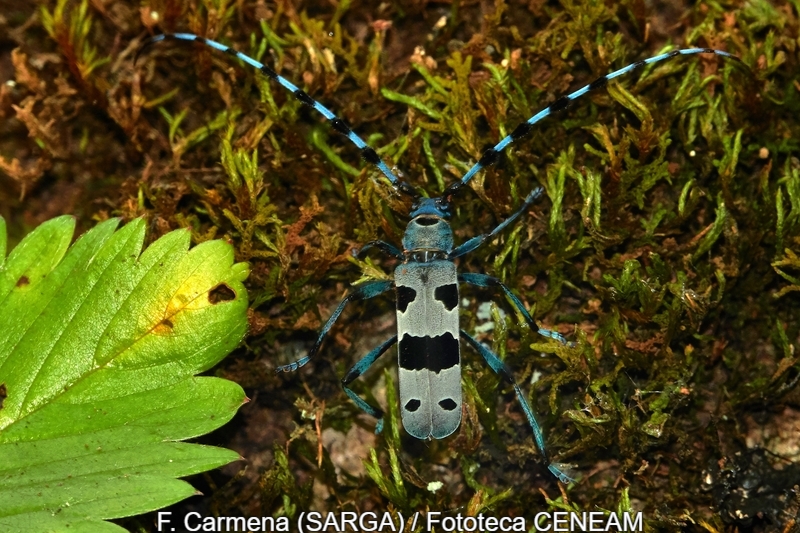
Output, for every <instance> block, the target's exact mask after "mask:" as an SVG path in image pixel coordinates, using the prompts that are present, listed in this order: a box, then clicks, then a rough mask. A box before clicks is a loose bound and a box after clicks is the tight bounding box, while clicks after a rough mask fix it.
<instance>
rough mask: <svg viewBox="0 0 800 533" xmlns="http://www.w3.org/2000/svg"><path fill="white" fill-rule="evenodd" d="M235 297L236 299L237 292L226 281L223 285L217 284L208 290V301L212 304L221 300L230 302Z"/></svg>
mask: <svg viewBox="0 0 800 533" xmlns="http://www.w3.org/2000/svg"><path fill="white" fill-rule="evenodd" d="M235 299H236V293H235V292H233V289H231V288H230V287H228V286H227V285H225V284H224V283H223V284H221V285H217V286H216V287H214V288H213V289H211V290H210V291H209V292H208V301H209V302H210V303H212V304H218V303H220V302H229V301H231V300H235Z"/></svg>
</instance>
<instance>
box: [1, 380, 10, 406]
mask: <svg viewBox="0 0 800 533" xmlns="http://www.w3.org/2000/svg"><path fill="white" fill-rule="evenodd" d="M7 397H8V389H6V384H5V383H0V409H2V408H3V400H5V399H6V398H7Z"/></svg>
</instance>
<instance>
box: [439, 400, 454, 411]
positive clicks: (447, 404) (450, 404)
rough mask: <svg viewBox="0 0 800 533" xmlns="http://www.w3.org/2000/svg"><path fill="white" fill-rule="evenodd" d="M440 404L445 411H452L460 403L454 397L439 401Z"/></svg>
mask: <svg viewBox="0 0 800 533" xmlns="http://www.w3.org/2000/svg"><path fill="white" fill-rule="evenodd" d="M439 406H440V407H441V408H442V409H444V410H445V411H452V410H453V409H455V408H456V407H458V404H457V403H456V402H455V401H454V400H453V399H452V398H445V399H444V400H442V401H440V402H439Z"/></svg>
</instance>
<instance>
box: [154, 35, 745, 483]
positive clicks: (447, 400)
mask: <svg viewBox="0 0 800 533" xmlns="http://www.w3.org/2000/svg"><path fill="white" fill-rule="evenodd" d="M167 39H175V40H178V41H190V42H196V43H200V44H203V45H206V46H209V47H211V48H214V49H216V50H219V51H221V52H224V53H226V54H229V55H231V56H233V57H236V58H238V59H240V60H241V61H244V62H245V63H247V64H248V65H250V66H251V67H254V68H255V69H257V70H259V71H261V72H262V73H263V74H265V75H266V76H267V77H269V78H271V79H272V80H274V81H276V82H278V84H279V85H280V86H281V87H283V88H284V89H286V90H287V91H289V92H290V93H292V94H293V95H294V97H295V98H297V99H298V100H299V101H300V102H302V103H303V104H305V105H307V106H308V107H310V108H312V109H314V110H316V111H317V112H318V113H320V114H321V115H322V116H324V117H325V118H326V119H327V120H329V121H330V122H331V125H332V126H333V129H335V130H336V131H338V132H339V133H341V134H342V135H344V136H345V137H347V139H349V140H350V142H351V143H353V144H354V145H355V146H356V147H357V148H358V149H359V150H360V151H361V157H362V158H363V159H365V160H366V161H367V162H368V163H370V164H372V165H375V166H376V167H378V169H379V170H380V171H381V173H382V174H383V175H384V176H385V177H386V178H387V179H388V180H389V182H390V183H391V184H392V186H393V187H394V188H395V190H397V191H399V192H401V193H403V194H405V195H407V196H410V197H411V198H412V200H413V206H412V208H411V213H410V214H409V216H410V218H411V221H410V222H409V223H408V226H407V227H406V231H405V234H404V235H403V249H402V251H401V250H400V249H398V248H397V247H395V246H394V245H392V244H389V243H387V242H385V241H371V242H368V243H367V244H366V245H364V247H363V248H361V250H360V252H359V253H363V252H364V251H366V250H367V249H369V248H377V249H379V250H381V251H382V252H384V253H386V254H388V255H390V256H393V257H395V258H396V259H398V260H399V261H400V264H399V265H398V266H397V267H396V268H395V271H394V281H386V280H380V281H377V280H376V281H367V282H364V283H361V284H359V285H357V286H355V287H354V288H353V289H352V291H350V292H349V293H348V294H347V295H346V296H345V298H344V300H342V302H341V303H340V304H339V306H338V307H337V308H336V310H335V311H334V312H333V314H332V315H331V317H330V318H329V319H328V321H327V322H326V323H325V325H324V326H323V327H322V330H321V331H320V332H319V336H318V337H317V340H316V342H315V343H314V346H313V347H312V348H311V350H310V351H309V353H308V355H306V356H305V357H302V358H300V359H298V360H297V361H295V362H293V363H291V364H288V365H284V366H280V367H278V369H277V371H278V372H290V371H294V370H297V369H298V368H300V367H301V366H303V365H305V364H306V363H308V362H309V361H310V360H311V359H312V358H313V357H314V356H315V355H316V354H317V353H318V352H319V349H320V346H321V345H322V342H323V341H324V340H325V337H326V336H327V334H328V332H329V331H330V329H331V327H332V326H333V324H334V323H335V322H336V320H337V319H338V318H339V316H340V315H341V314H342V311H343V310H344V308H345V306H346V305H347V303H348V302H350V301H352V300H366V299H369V298H374V297H376V296H378V295H380V294H383V293H386V292H388V291H389V290H391V289H392V287H394V288H395V289H396V293H397V335H395V336H393V337H392V338H390V339H389V340H387V341H386V342H384V343H383V344H381V345H380V346H378V347H377V348H375V349H374V350H372V351H371V352H369V353H368V354H367V355H366V356H365V357H364V358H363V359H361V360H360V361H358V362H357V363H356V364H355V365H354V366H353V367H352V368H351V369H350V371H349V372H348V373H347V375H346V376H345V377H344V378H343V379H342V386H343V388H344V391H345V393H346V394H347V395H348V396H349V397H350V398H351V399H352V400H353V402H355V403H356V404H357V405H358V406H359V407H360V408H361V409H362V410H364V411H365V412H366V413H368V414H370V415H371V416H373V417H375V418H376V419H377V420H378V423H377V426H376V429H375V432H376V433H380V431H381V430H382V429H383V411H382V410H381V409H379V408H377V407H374V406H372V405H370V404H369V403H367V402H366V401H365V400H364V399H362V398H361V397H360V396H358V395H357V394H356V393H355V392H354V391H353V390H352V389H350V387H349V385H350V384H351V383H352V382H353V381H354V380H355V379H356V378H358V377H359V376H361V375H362V374H363V373H364V372H365V371H366V370H367V369H368V368H369V367H370V366H372V364H373V363H374V362H375V361H376V360H377V359H378V358H379V357H380V356H381V355H383V354H384V353H385V352H386V351H387V350H388V349H389V348H390V347H391V346H393V345H394V344H399V350H398V360H399V386H400V408H401V417H402V421H403V426H404V427H405V429H406V431H408V433H409V434H411V435H413V436H414V437H416V438H418V439H429V438H434V439H443V438H445V437H447V436H449V435H450V434H452V433H453V432H454V431H455V430H456V429H458V426H459V425H460V424H461V355H460V348H459V338H462V339H464V340H465V341H466V342H467V343H468V344H469V345H470V346H472V347H473V348H474V349H475V350H476V351H477V352H478V353H479V354H480V355H481V357H482V358H483V360H484V361H485V362H486V364H488V365H489V367H490V368H491V369H492V370H493V371H494V372H495V373H497V374H499V375H500V376H502V377H503V378H504V379H505V380H506V381H507V382H508V383H509V384H510V385H511V386H513V387H514V392H515V393H516V396H517V399H518V400H519V402H520V404H521V405H522V410H523V411H524V412H525V417H526V418H527V420H528V423H529V424H530V426H531V429H532V430H533V437H534V440H535V441H536V445H537V447H538V448H539V452H540V453H541V455H542V458H543V460H544V462H545V464H546V465H547V468H548V469H549V470H550V472H552V473H553V474H554V475H555V476H556V477H557V478H558V479H559V480H560V481H561V482H563V483H569V482H571V481H573V479H572V478H571V477H570V476H569V475H567V474H566V473H565V469H564V467H563V466H562V465H558V464H555V463H552V462H551V461H550V460H549V458H548V455H547V452H546V450H545V441H544V434H543V433H542V429H541V427H540V426H539V423H538V422H537V421H536V417H535V416H534V414H533V410H532V409H531V406H530V405H529V404H528V401H527V400H526V399H525V395H524V394H523V393H522V390H521V389H520V388H519V385H517V383H516V381H515V380H514V377H513V375H512V373H511V370H510V369H509V367H508V366H507V365H506V364H505V363H504V362H503V361H502V360H501V359H500V358H499V357H498V356H497V355H495V354H494V353H492V352H491V351H490V350H489V349H488V348H487V347H485V346H484V345H483V344H481V343H480V342H478V341H477V340H476V339H475V338H474V337H472V336H471V335H470V334H468V333H467V332H466V331H464V330H463V329H460V328H459V324H458V303H459V298H458V284H459V283H467V284H470V285H474V286H477V287H483V288H499V289H500V290H501V291H503V293H504V294H505V296H506V298H508V300H509V301H510V302H511V303H512V304H513V306H514V308H515V309H516V310H517V311H518V312H519V313H520V314H521V315H522V316H523V317H524V319H525V321H526V322H527V323H528V325H529V326H530V327H531V328H532V329H534V330H535V331H538V333H539V334H540V335H543V336H545V337H549V338H551V339H555V340H557V341H559V342H561V343H562V344H572V343H568V342H567V340H566V339H565V338H564V337H563V336H562V335H561V334H559V333H557V332H554V331H550V330H547V329H544V328H541V327H539V326H538V325H537V324H536V322H534V320H533V317H531V315H530V313H529V312H528V310H527V309H525V306H524V305H523V304H522V302H521V301H520V299H519V298H518V297H517V296H516V295H515V294H514V293H513V292H512V291H511V289H509V288H508V287H507V286H506V285H505V284H504V283H503V282H502V281H500V280H499V279H497V278H494V277H491V276H488V275H486V274H474V273H462V274H458V272H457V271H456V265H455V263H454V262H453V261H454V259H456V258H458V257H461V256H463V255H465V254H467V253H469V252H472V251H473V250H475V249H476V248H478V247H479V246H480V245H481V244H483V243H485V242H486V241H488V240H490V239H492V238H493V237H494V236H495V235H497V234H499V233H500V232H501V231H503V230H504V229H505V228H506V227H508V226H509V225H510V224H511V223H512V222H514V221H515V220H516V219H517V218H519V217H520V215H522V213H523V212H524V211H525V210H526V209H528V207H530V206H531V204H532V203H533V202H534V201H535V200H537V199H538V198H539V197H540V196H541V195H542V193H543V192H544V189H543V188H542V187H536V188H535V189H534V190H533V191H531V193H530V194H528V196H527V197H526V198H525V200H524V201H523V203H522V205H521V206H520V208H519V209H517V211H515V212H514V213H513V214H512V215H511V216H509V217H508V218H507V219H506V220H504V221H503V222H501V223H500V224H499V225H498V226H497V227H496V228H494V229H493V230H492V231H490V232H489V233H484V234H482V235H478V236H476V237H472V238H471V239H468V240H467V241H466V242H464V243H463V244H460V245H458V246H456V245H455V243H454V241H453V231H452V230H451V229H450V224H449V223H448V222H447V221H448V219H449V218H450V216H451V214H452V199H453V196H455V194H456V193H457V192H458V191H459V190H461V189H462V188H463V187H464V186H465V185H467V183H469V181H470V180H471V179H472V178H473V177H474V176H475V175H476V174H477V173H478V172H480V171H481V170H482V169H484V168H486V167H488V166H490V165H492V164H494V163H495V162H496V161H497V159H498V157H499V155H500V153H501V152H502V151H503V150H505V149H506V148H508V147H509V146H510V145H511V144H512V143H513V142H515V141H518V140H519V139H521V138H522V137H524V136H525V135H527V134H528V133H530V131H531V130H532V129H533V126H534V125H535V124H536V123H537V122H539V121H540V120H542V119H544V118H546V117H548V116H550V115H552V114H554V113H556V112H558V111H561V110H563V109H565V108H566V107H567V106H569V105H570V104H571V103H572V102H573V101H575V100H576V99H578V98H580V97H581V96H583V95H585V94H587V93H589V92H590V91H593V90H595V89H599V88H601V87H604V86H605V85H606V84H607V83H608V82H609V81H610V80H613V79H614V78H617V77H619V76H622V75H624V74H627V73H629V72H633V71H634V70H637V69H639V68H641V67H644V66H645V65H649V64H652V63H657V62H659V61H663V60H666V59H670V58H674V57H676V56H679V55H693V54H716V55H719V56H723V57H726V58H730V59H734V60H737V61H740V60H739V58H738V57H736V56H734V55H732V54H730V53H728V52H724V51H721V50H714V49H711V48H687V49H683V50H673V51H671V52H666V53H663V54H659V55H657V56H654V57H651V58H649V59H643V60H640V61H637V62H635V63H632V64H630V65H628V66H626V67H623V68H621V69H619V70H615V71H613V72H611V73H609V74H606V75H605V76H601V77H599V78H597V79H596V80H594V81H593V82H591V83H589V84H588V85H584V86H583V87H581V88H580V89H578V90H577V91H574V92H572V93H570V94H568V95H566V96H562V97H561V98H559V99H558V100H556V101H555V102H553V103H552V104H550V105H548V106H547V107H545V108H544V109H542V110H541V111H539V112H538V113H536V114H535V115H533V116H532V117H531V118H529V119H528V120H527V121H525V122H523V123H522V124H520V125H519V126H517V128H516V129H515V130H514V131H513V132H512V133H511V134H510V135H508V136H506V137H505V138H503V139H502V140H501V141H500V142H499V143H497V144H496V145H494V146H493V147H492V148H489V149H488V150H486V151H485V152H484V153H483V155H482V156H481V158H480V159H479V160H478V162H477V163H475V164H474V165H473V166H472V168H470V169H469V171H468V172H467V173H466V174H464V177H462V178H461V180H460V181H457V182H455V183H453V184H451V185H450V186H448V187H447V188H446V189H445V191H444V193H443V194H442V195H441V196H440V197H438V198H427V197H424V196H421V195H420V194H419V193H418V192H417V191H416V189H414V188H413V187H412V186H411V185H409V184H408V183H406V182H404V181H401V180H400V179H398V177H397V176H395V174H394V173H393V172H392V171H391V170H390V169H389V167H388V166H387V165H386V163H384V162H383V161H382V160H381V158H380V157H379V156H378V154H377V153H376V152H375V150H374V149H373V148H371V147H370V146H368V145H367V144H366V143H365V142H364V141H363V140H362V139H361V137H359V136H358V135H357V134H356V133H355V132H353V130H351V129H350V127H349V126H348V125H347V124H346V123H345V122H344V121H343V120H342V119H340V118H339V117H337V116H336V115H334V114H333V113H332V112H331V111H330V110H329V109H328V108H327V107H325V106H324V105H322V104H320V103H319V102H317V101H316V100H314V99H313V98H311V96H309V95H308V93H306V92H305V91H303V90H302V89H300V88H298V87H297V86H296V85H294V84H293V83H292V82H290V81H289V80H287V79H286V78H284V77H283V76H281V75H279V74H278V73H277V72H275V71H274V70H272V69H271V68H269V67H268V66H266V65H264V64H263V63H261V62H259V61H256V60H255V59H253V58H251V57H248V56H246V55H245V54H243V53H241V52H238V51H236V50H234V49H232V48H230V47H229V46H226V45H224V44H221V43H218V42H216V41H212V40H209V39H206V38H204V37H200V36H198V35H194V34H190V33H174V34H162V35H156V36H154V37H152V38H150V39H149V40H148V41H147V42H145V44H144V45H143V46H142V48H141V49H140V52H141V50H142V49H143V48H144V47H146V46H148V45H151V44H153V43H156V42H160V41H164V40H167ZM398 339H399V342H398Z"/></svg>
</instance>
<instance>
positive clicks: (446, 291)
mask: <svg viewBox="0 0 800 533" xmlns="http://www.w3.org/2000/svg"><path fill="white" fill-rule="evenodd" d="M433 297H434V298H436V299H437V300H439V301H440V302H442V303H443V304H444V307H445V309H447V310H448V311H452V310H453V309H455V308H456V306H457V305H458V285H456V284H455V283H451V284H450V285H442V286H441V287H436V290H435V291H433Z"/></svg>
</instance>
